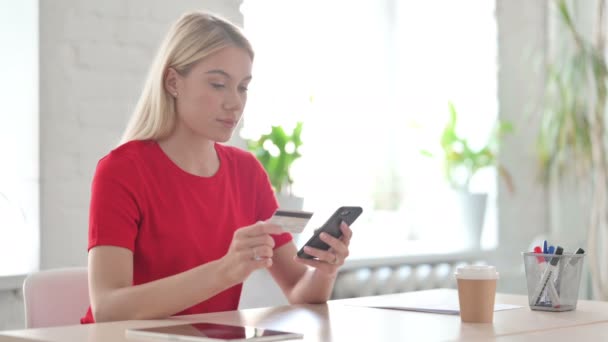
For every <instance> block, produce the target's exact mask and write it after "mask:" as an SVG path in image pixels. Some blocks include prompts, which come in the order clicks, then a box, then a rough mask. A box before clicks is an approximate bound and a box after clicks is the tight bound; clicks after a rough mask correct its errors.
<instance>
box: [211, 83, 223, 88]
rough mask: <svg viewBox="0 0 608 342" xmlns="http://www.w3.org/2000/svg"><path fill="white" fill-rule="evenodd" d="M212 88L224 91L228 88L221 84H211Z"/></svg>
mask: <svg viewBox="0 0 608 342" xmlns="http://www.w3.org/2000/svg"><path fill="white" fill-rule="evenodd" d="M211 86H212V87H213V88H215V89H222V88H225V87H226V86H225V85H223V84H221V83H211Z"/></svg>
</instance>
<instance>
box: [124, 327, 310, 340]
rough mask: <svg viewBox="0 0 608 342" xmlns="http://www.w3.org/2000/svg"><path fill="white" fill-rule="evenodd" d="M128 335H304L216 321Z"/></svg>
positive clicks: (196, 337)
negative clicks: (217, 322)
mask: <svg viewBox="0 0 608 342" xmlns="http://www.w3.org/2000/svg"><path fill="white" fill-rule="evenodd" d="M127 336H140V337H143V336H147V337H157V338H165V339H171V340H178V341H179V340H183V341H280V340H286V339H299V338H302V337H303V336H302V335H301V334H297V333H291V332H285V331H278V330H271V329H263V328H256V327H248V326H234V325H225V324H215V323H194V324H183V325H174V326H167V327H154V328H142V329H128V330H127Z"/></svg>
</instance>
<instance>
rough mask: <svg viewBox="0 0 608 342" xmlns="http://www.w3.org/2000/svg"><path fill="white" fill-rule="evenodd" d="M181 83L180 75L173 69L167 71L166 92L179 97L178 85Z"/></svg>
mask: <svg viewBox="0 0 608 342" xmlns="http://www.w3.org/2000/svg"><path fill="white" fill-rule="evenodd" d="M178 81H179V73H178V72H177V71H176V70H175V69H173V68H169V69H167V75H166V76H165V90H166V91H167V92H169V94H171V96H173V97H177V94H178V92H177V83H178Z"/></svg>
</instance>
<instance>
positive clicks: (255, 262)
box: [222, 222, 284, 283]
mask: <svg viewBox="0 0 608 342" xmlns="http://www.w3.org/2000/svg"><path fill="white" fill-rule="evenodd" d="M281 233H284V231H283V229H282V228H281V226H278V225H276V224H272V223H266V222H258V223H255V224H253V225H251V226H247V227H243V228H239V229H237V230H236V231H235V232H234V236H233V237H232V242H231V243H230V248H229V249H228V253H226V255H224V257H223V258H222V261H223V263H224V266H225V269H226V272H227V275H228V277H229V278H230V279H231V282H233V283H241V282H243V281H245V279H247V277H248V276H249V275H250V274H251V272H253V271H255V270H257V269H260V268H267V267H270V266H272V256H273V248H274V239H273V238H272V237H271V236H270V234H281Z"/></svg>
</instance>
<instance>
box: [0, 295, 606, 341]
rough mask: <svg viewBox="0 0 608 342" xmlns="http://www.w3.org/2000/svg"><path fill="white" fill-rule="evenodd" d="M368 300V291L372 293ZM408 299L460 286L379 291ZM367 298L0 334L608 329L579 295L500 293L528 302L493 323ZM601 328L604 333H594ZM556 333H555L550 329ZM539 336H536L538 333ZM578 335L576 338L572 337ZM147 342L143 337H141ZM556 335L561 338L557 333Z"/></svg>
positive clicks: (415, 334) (602, 307)
mask: <svg viewBox="0 0 608 342" xmlns="http://www.w3.org/2000/svg"><path fill="white" fill-rule="evenodd" d="M368 298H369V297H368ZM379 298H380V300H383V301H386V300H394V301H399V302H400V303H402V304H404V305H414V304H415V303H424V304H427V303H436V302H442V301H446V302H449V301H454V300H457V299H456V298H457V293H456V291H455V290H446V289H441V290H429V291H420V292H408V293H403V294H398V295H388V296H381V297H379ZM361 300H362V299H360V298H356V299H345V300H337V301H330V302H329V303H328V304H323V305H292V306H282V307H274V308H263V309H249V310H240V311H227V312H219V313H212V314H202V315H191V316H181V317H174V318H171V319H165V320H150V321H121V322H112V323H100V324H90V325H74V326H67V327H56V328H44V329H29V330H14V331H2V332H0V341H27V340H28V339H29V340H35V341H88V342H94V341H116V342H120V341H134V340H127V339H126V338H125V329H126V328H131V327H150V326H157V325H175V324H182V323H185V322H189V323H193V322H213V323H225V324H248V325H255V326H258V327H265V328H274V329H278V330H286V331H294V332H300V333H303V334H304V341H340V342H342V341H405V340H409V341H425V340H431V341H445V340H450V341H454V340H466V341H471V340H473V341H476V340H499V341H503V340H507V341H508V340H509V339H513V340H516V341H520V340H522V341H523V340H527V338H529V337H530V336H536V335H535V334H541V335H539V336H544V335H542V334H549V336H555V337H557V338H558V339H557V340H561V337H562V333H561V332H560V331H566V332H568V333H570V334H572V335H573V336H579V333H580V332H585V334H586V336H587V337H589V338H590V339H594V340H601V338H605V337H606V336H607V335H606V334H605V332H606V329H608V303H607V302H596V301H579V303H578V308H577V310H576V311H570V312H560V313H553V312H542V311H532V310H530V309H529V307H528V303H527V297H526V296H519V295H501V294H499V295H497V298H496V301H497V303H505V304H517V305H521V306H522V308H519V309H513V310H505V311H498V312H496V313H495V314H494V323H493V324H470V323H469V324H466V323H461V322H460V317H459V316H457V315H440V314H429V313H417V312H409V311H399V310H384V309H373V308H367V307H360V306H353V305H351V304H353V303H356V302H358V301H361ZM569 329H572V330H569ZM596 333H597V334H600V335H596ZM551 334H553V335H551ZM535 340H536V341H538V339H535ZM568 340H570V341H572V339H568ZM139 341H143V340H139ZM551 341H556V340H555V339H552V340H551Z"/></svg>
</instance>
